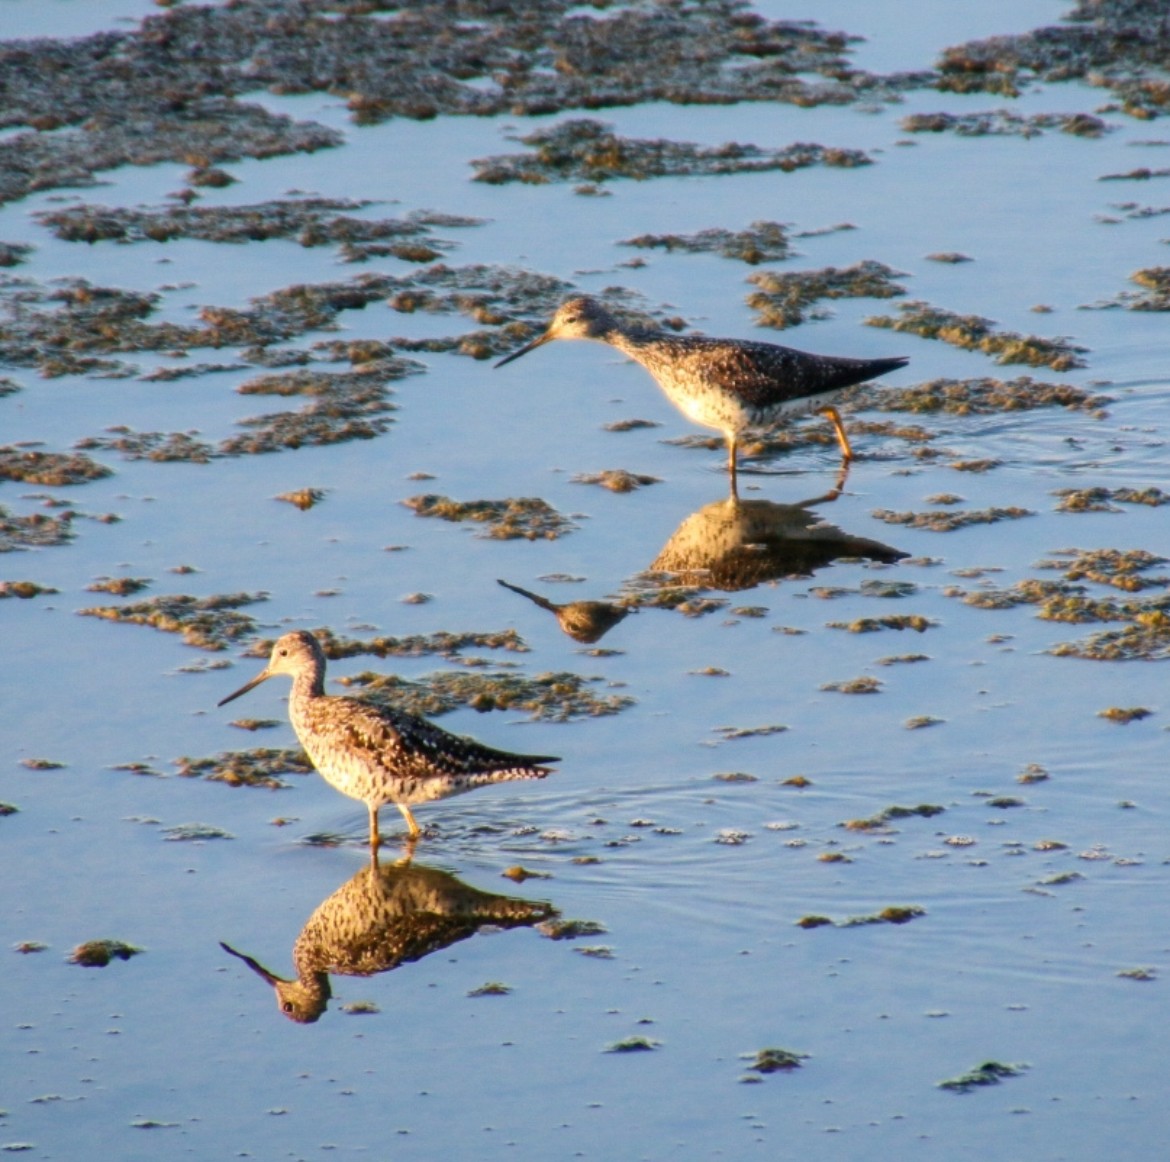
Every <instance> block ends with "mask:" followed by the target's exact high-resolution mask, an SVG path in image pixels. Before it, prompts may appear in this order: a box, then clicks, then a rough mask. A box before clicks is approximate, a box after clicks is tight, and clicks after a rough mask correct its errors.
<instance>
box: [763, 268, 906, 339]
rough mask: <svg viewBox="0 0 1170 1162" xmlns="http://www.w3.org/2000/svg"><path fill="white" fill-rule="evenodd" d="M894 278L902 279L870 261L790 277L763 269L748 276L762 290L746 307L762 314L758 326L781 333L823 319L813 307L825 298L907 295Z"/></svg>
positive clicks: (799, 273)
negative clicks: (801, 324)
mask: <svg viewBox="0 0 1170 1162" xmlns="http://www.w3.org/2000/svg"><path fill="white" fill-rule="evenodd" d="M895 276H898V277H901V275H899V274H898V272H897V271H896V270H893V269H892V268H891V267H888V266H886V265H885V264H884V263H881V262H873V261H871V260H867V261H864V262H857V263H854V264H853V265H852V266H849V267H845V268H844V269H838V268H837V267H835V266H827V267H824V268H823V269H821V270H805V271H794V272H792V273H790V274H781V273H780V272H778V271H775V270H761V271H760V272H759V273H757V274H753V275H749V277H748V282H751V283H755V285H756V286H758V287H759V288H760V289H759V290H758V291H756V292H754V293H752V294H750V295H748V297H747V304H748V306H749V307H751V308H752V310H754V311H757V312H758V313H759V317H758V318H757V319H756V323H757V325H759V326H761V327H774V328H775V329H776V330H779V331H782V330H784V329H785V328H786V327H795V326H796V325H797V324H798V323H803V322H804V321H805V319H807V318H822V317H823V316H824V313H823V312H819V311H816V310H814V309H813V307H814V304H816V303H818V302H821V301H822V300H824V299H857V298H867V299H888V298H893V297H895V296H897V295H904V294H905V293H906V288H905V287H904V286H902V285H900V284H899V283H896V282H894V277H895Z"/></svg>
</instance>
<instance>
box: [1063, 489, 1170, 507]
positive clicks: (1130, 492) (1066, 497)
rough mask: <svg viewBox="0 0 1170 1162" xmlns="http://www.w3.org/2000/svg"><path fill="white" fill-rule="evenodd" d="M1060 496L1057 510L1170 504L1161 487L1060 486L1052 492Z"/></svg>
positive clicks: (1169, 498)
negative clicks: (1119, 505) (1120, 505)
mask: <svg viewBox="0 0 1170 1162" xmlns="http://www.w3.org/2000/svg"><path fill="white" fill-rule="evenodd" d="M1052 495H1053V496H1058V497H1060V500H1059V502H1058V503H1057V504H1056V506H1055V511H1056V512H1122V511H1123V510H1122V509H1120V508H1118V507H1117V506H1118V504H1145V505H1148V506H1149V507H1150V508H1160V507H1161V506H1162V505H1164V504H1170V496H1168V495H1167V494H1166V493H1165V492H1163V491H1162V490H1161V489H1160V488H1155V487H1150V488H1105V487H1104V486H1101V485H1098V486H1095V487H1092V488H1060V489H1057V490H1056V491H1055V492H1053V494H1052Z"/></svg>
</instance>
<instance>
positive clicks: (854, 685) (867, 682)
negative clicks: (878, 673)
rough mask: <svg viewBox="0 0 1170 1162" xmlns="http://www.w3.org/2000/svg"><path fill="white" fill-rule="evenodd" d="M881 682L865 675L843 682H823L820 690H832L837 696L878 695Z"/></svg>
mask: <svg viewBox="0 0 1170 1162" xmlns="http://www.w3.org/2000/svg"><path fill="white" fill-rule="evenodd" d="M881 688H882V681H881V679H880V678H874V677H871V676H870V675H868V674H866V675H863V676H862V677H860V678H850V679H849V680H848V681H845V682H825V683H824V684H823V685H822V686H821V689H822V690H832V691H834V692H836V693H837V694H878V693H880V692H881Z"/></svg>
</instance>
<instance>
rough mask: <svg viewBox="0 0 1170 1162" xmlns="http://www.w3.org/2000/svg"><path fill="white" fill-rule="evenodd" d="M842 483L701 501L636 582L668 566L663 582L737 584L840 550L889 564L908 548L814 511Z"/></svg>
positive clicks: (814, 563)
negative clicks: (799, 494) (805, 492)
mask: <svg viewBox="0 0 1170 1162" xmlns="http://www.w3.org/2000/svg"><path fill="white" fill-rule="evenodd" d="M843 483H844V474H842V475H841V477H839V478H838V481H837V484H836V486H835V487H834V488H833V489H832V490H831V491H829V492H827V493H826V494H824V495H823V496H818V497H814V498H813V499H812V500H805V501H801V502H800V503H799V504H775V503H774V502H772V501H770V500H740V499H739V497H738V496H736V495H735V493H732V494H731V495H730V496H728V497H727V499H726V500H717V501H715V502H714V503H713V504H708V505H705V506H704V507H703V508H701V509H699V510H698V512H695V513H692V514H691V515H690V516H689V517H687V519H686V520H684V521H683V522H682V524H681V525H679V526H678V528H677V529H676V530H675V532H674V535H673V536H671V538H670V540H669V541H667V542H666V544H665V545H664V546H663V548H662V551H661V552H660V553H659V554H658V556H657V557H655V559H654V561H653V562H652V563H651V565H650V568H649V570H648V571H647V572H646V573H643V574H641V575H640V576H639V577H638V578H637V579H636V580H635V582H634V586H635V588H639V589H642V588H646V587H647V586H648V587H650V588H655V587H657V585H656V577H655V575H656V574H670V577H669V579H668V580H667V581H666V584H668V585H678V584H680V583H681V584H685V585H697V586H701V587H703V588H711V589H720V590H723V591H724V592H734V591H736V590H740V589H750V588H752V587H753V586H755V585H761V584H763V583H764V582H766V581H775V580H778V579H780V578H785V577H794V578H796V577H810V576H812V574H813V573H814V572H816V570H817V569H821V568H824V567H825V566H826V565H829V564H831V563H832V562H834V561H837V560H840V559H841V558H843V557H864V558H866V559H868V560H871V561H881V562H884V563H887V564H888V563H892V562H894V561H899V560H901V559H902V558H903V557H905V556H908V554H907V553H904V552H902V550H900V549H895V548H892V547H891V546H890V545H884V544H882V543H881V542H880V541H874V540H870V539H869V538H868V537H856V536H853V535H852V534H851V533H847V532H844V531H843V530H841V529H839V528H837V527H836V526H835V525H831V524H829V523H828V522H827V521H826V520H824V519H823V518H822V517H821V516H820V515H818V514H817V513H816V512H814V511H813V508H814V507H815V506H816V505H818V504H824V503H826V502H828V501H833V500H836V499H837V497H838V495H840V490H841V486H842V484H843Z"/></svg>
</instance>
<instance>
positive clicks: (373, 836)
mask: <svg viewBox="0 0 1170 1162" xmlns="http://www.w3.org/2000/svg"><path fill="white" fill-rule="evenodd" d="M366 809H367V810H368V811H369V813H370V850H371V851H375V852H376V851H377V850H378V848H379V847H381V845H382V836H381V835H379V834H378V808H377V807H371V806H370V805H369V804H368V803H367V804H366Z"/></svg>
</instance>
